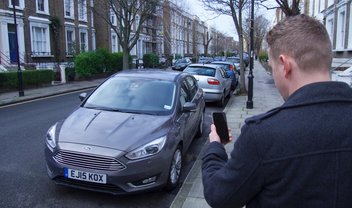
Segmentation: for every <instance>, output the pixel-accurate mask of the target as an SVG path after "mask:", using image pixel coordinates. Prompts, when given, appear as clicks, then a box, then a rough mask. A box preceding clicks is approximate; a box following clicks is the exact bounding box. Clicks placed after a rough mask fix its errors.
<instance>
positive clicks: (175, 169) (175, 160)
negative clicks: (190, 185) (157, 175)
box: [166, 146, 182, 190]
mask: <svg viewBox="0 0 352 208" xmlns="http://www.w3.org/2000/svg"><path fill="white" fill-rule="evenodd" d="M181 169H182V150H181V147H180V146H178V147H177V149H176V150H175V152H174V155H173V156H172V161H171V167H170V171H169V178H168V181H167V185H166V189H167V190H171V189H173V188H175V187H176V185H177V184H178V181H179V180H180V175H181Z"/></svg>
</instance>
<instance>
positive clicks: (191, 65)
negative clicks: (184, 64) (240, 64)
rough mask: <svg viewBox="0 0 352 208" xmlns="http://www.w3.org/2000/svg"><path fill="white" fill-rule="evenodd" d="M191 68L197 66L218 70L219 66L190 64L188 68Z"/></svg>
mask: <svg viewBox="0 0 352 208" xmlns="http://www.w3.org/2000/svg"><path fill="white" fill-rule="evenodd" d="M193 66H198V67H204V66H205V67H210V68H220V66H219V65H216V64H201V63H200V64H190V65H189V67H193Z"/></svg>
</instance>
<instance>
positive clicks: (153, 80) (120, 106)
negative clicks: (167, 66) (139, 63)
mask: <svg viewBox="0 0 352 208" xmlns="http://www.w3.org/2000/svg"><path fill="white" fill-rule="evenodd" d="M80 98H81V99H82V100H83V102H82V104H81V105H80V106H79V107H78V108H77V109H76V110H75V111H74V112H73V113H72V114H71V115H69V116H68V117H67V118H66V119H65V120H63V121H60V122H58V123H56V124H55V125H53V126H52V127H51V128H50V129H49V130H48V132H47V135H46V139H45V143H46V145H45V159H46V163H47V172H48V175H49V177H50V178H51V179H52V180H54V181H55V182H56V183H57V184H61V185H66V186H71V187H75V188H81V189H87V190H93V191H99V192H106V193H112V194H123V193H130V192H139V191H145V190H151V189H159V188H161V187H166V188H167V189H172V188H174V187H175V186H176V185H177V183H178V181H179V178H180V173H181V168H182V158H183V155H184V153H185V152H186V150H187V149H188V147H189V146H190V144H191V142H192V139H193V138H194V137H195V136H196V134H197V133H198V135H201V134H202V126H203V119H204V109H205V103H204V98H203V91H202V89H201V88H199V87H198V84H197V81H196V80H195V79H194V77H193V76H191V75H189V74H187V73H181V72H171V71H164V70H163V71H152V70H144V71H143V70H130V71H125V72H120V73H117V74H115V75H113V76H112V77H110V78H109V79H107V80H106V81H105V82H104V83H102V84H101V85H100V86H98V87H97V88H96V89H95V90H94V91H93V92H92V93H91V94H90V95H89V96H87V95H86V94H81V95H80Z"/></svg>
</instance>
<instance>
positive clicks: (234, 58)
mask: <svg viewBox="0 0 352 208" xmlns="http://www.w3.org/2000/svg"><path fill="white" fill-rule="evenodd" d="M226 61H227V62H231V63H233V64H234V65H235V67H236V69H237V71H238V73H240V72H241V63H240V57H237V56H231V57H227V58H226Z"/></svg>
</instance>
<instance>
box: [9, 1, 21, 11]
mask: <svg viewBox="0 0 352 208" xmlns="http://www.w3.org/2000/svg"><path fill="white" fill-rule="evenodd" d="M13 2H14V4H15V7H16V9H21V10H22V9H24V0H13ZM9 7H10V8H13V5H12V0H9Z"/></svg>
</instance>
